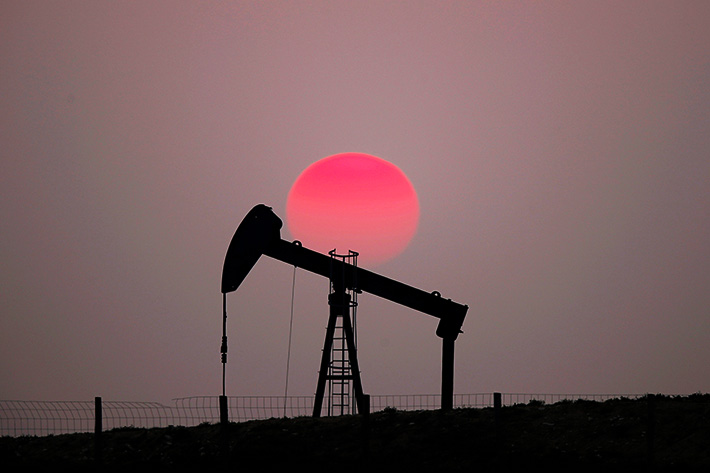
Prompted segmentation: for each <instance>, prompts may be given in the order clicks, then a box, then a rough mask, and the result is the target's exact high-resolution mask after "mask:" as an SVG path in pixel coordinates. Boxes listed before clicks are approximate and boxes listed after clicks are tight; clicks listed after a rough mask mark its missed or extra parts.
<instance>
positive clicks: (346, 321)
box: [313, 287, 370, 417]
mask: <svg viewBox="0 0 710 473" xmlns="http://www.w3.org/2000/svg"><path fill="white" fill-rule="evenodd" d="M328 305H329V307H330V311H329V312H330V315H329V317H328V326H327V328H326V332H325V342H324V344H323V354H322V356H321V362H320V371H319V373H318V384H317V386H316V398H315V401H314V404H313V417H320V415H321V409H322V407H323V396H324V395H325V385H326V381H329V380H331V379H333V378H335V377H339V378H340V379H341V380H342V379H345V378H347V379H350V380H352V382H353V388H354V391H355V402H356V405H357V410H358V412H359V413H360V414H368V413H369V411H370V403H369V396H367V395H365V394H364V393H363V390H362V380H361V379H360V365H359V364H358V361H357V349H356V347H355V333H354V330H353V324H352V319H351V318H350V294H348V293H347V292H346V291H345V290H344V289H342V287H341V288H336V290H334V291H333V292H332V293H331V294H329V295H328ZM338 317H342V324H343V325H342V328H343V332H344V334H345V343H346V345H347V351H348V359H349V366H350V373H349V374H346V373H343V374H331V373H330V366H331V362H332V359H331V356H332V348H333V337H334V334H335V328H336V325H337V322H338Z"/></svg>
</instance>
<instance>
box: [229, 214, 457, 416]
mask: <svg viewBox="0 0 710 473" xmlns="http://www.w3.org/2000/svg"><path fill="white" fill-rule="evenodd" d="M282 225H283V222H282V221H281V219H280V218H279V217H277V216H276V214H275V213H274V212H273V211H272V210H271V207H267V206H266V205H264V204H259V205H256V206H255V207H254V208H252V209H251V210H250V211H249V213H248V214H247V215H246V217H244V220H242V222H241V223H240V224H239V227H238V228H237V231H236V232H235V234H234V236H233V237H232V240H231V242H230V244H229V248H228V249H227V254H226V256H225V260H224V267H223V269H222V300H223V324H222V348H221V352H222V369H223V378H222V392H223V395H222V398H221V399H224V401H225V403H226V396H225V395H224V366H225V363H226V361H227V328H226V327H227V325H226V324H227V310H226V297H227V293H229V292H232V291H235V290H237V288H238V287H239V285H240V284H241V283H242V281H244V278H246V276H247V274H248V273H249V271H250V270H251V269H252V268H253V267H254V265H255V264H256V262H257V261H258V260H259V258H260V257H261V255H266V256H269V257H271V258H274V259H276V260H279V261H282V262H284V263H288V264H290V265H293V266H296V267H298V268H302V269H305V270H307V271H310V272H312V273H315V274H318V275H321V276H323V277H327V278H331V284H332V289H333V290H332V292H331V294H330V295H329V297H328V303H329V305H330V318H329V321H328V327H327V329H326V341H325V346H324V349H323V354H322V359H321V368H320V372H319V378H318V385H317V387H316V398H315V402H314V409H313V416H314V417H319V416H320V413H321V406H322V402H323V393H324V389H325V381H326V378H327V374H326V372H327V367H328V362H329V356H330V348H331V347H330V344H331V343H332V333H333V328H334V323H335V322H334V321H335V318H336V317H337V316H343V315H345V314H344V312H343V311H344V308H343V305H342V304H339V303H337V302H336V301H337V300H343V299H346V298H347V297H349V295H348V294H347V293H346V291H348V290H351V291H356V292H367V293H370V294H373V295H375V296H378V297H381V298H383V299H386V300H389V301H392V302H394V303H397V304H401V305H403V306H406V307H409V308H411V309H414V310H417V311H420V312H423V313H425V314H428V315H431V316H434V317H436V318H438V319H439V324H438V326H437V328H436V335H437V336H439V337H440V338H441V339H442V358H441V408H442V409H444V410H446V409H451V408H453V397H454V344H455V341H456V338H457V337H458V335H459V333H461V326H462V325H463V321H464V318H465V317H466V312H467V310H468V306H467V305H462V304H458V303H456V302H452V301H451V299H444V298H443V297H441V294H439V292H437V291H434V292H425V291H423V290H421V289H417V288H414V287H412V286H408V285H406V284H404V283H401V282H399V281H395V280H393V279H390V278H387V277H384V276H381V275H379V274H376V273H373V272H371V271H368V270H365V269H362V268H359V267H357V266H353V265H351V264H349V263H347V262H345V261H341V260H338V259H333V258H332V257H329V256H326V255H324V254H322V253H318V252H316V251H313V250H310V249H308V248H305V247H303V246H302V245H301V244H300V242H298V241H294V242H288V241H285V240H283V239H281V227H282ZM334 265H335V267H334ZM343 328H344V332H345V336H346V338H347V342H348V355H349V357H350V362H351V371H352V373H351V376H352V379H353V381H354V382H353V387H354V391H355V401H356V405H357V408H358V411H359V412H361V413H367V412H369V396H366V395H365V394H364V393H363V389H362V383H361V381H360V372H359V367H358V363H357V353H356V351H355V348H354V343H353V340H352V337H353V334H352V326H350V321H349V319H348V318H347V317H345V319H344V324H343ZM220 402H222V401H220Z"/></svg>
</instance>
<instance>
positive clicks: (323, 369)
mask: <svg viewBox="0 0 710 473" xmlns="http://www.w3.org/2000/svg"><path fill="white" fill-rule="evenodd" d="M333 298H334V296H333V294H330V295H329V296H328V304H329V305H330V315H329V316H328V326H327V328H326V330H325V342H324V343H323V353H322V354H321V360H320V371H319V372H318V384H317V385H316V398H315V401H314V402H313V417H320V414H321V408H322V407H323V396H324V395H325V382H326V378H327V377H328V365H329V364H330V350H331V348H332V347H333V334H334V333H335V323H336V320H337V318H338V314H339V309H340V308H339V307H338V306H337V305H336V303H335V300H334V299H333Z"/></svg>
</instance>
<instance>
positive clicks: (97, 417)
mask: <svg viewBox="0 0 710 473" xmlns="http://www.w3.org/2000/svg"><path fill="white" fill-rule="evenodd" d="M102 431H103V409H102V406H101V397H100V396H96V397H95V398H94V460H96V462H97V463H101V453H102V452H101V450H102V445H101V432H102Z"/></svg>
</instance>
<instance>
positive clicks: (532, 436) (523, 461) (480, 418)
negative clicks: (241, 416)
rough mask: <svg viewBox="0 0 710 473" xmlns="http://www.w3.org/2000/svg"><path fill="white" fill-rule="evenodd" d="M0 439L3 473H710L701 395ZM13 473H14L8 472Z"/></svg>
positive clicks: (706, 408) (708, 398)
mask: <svg viewBox="0 0 710 473" xmlns="http://www.w3.org/2000/svg"><path fill="white" fill-rule="evenodd" d="M100 447H101V448H100V452H101V456H100V458H95V454H96V452H97V450H96V444H95V438H94V435H93V434H66V435H56V436H47V437H17V438H12V437H2V438H0V465H3V467H4V468H3V470H4V471H21V470H22V471H26V470H27V468H29V467H35V466H39V467H45V468H46V467H50V468H52V470H53V471H56V470H57V469H60V470H61V469H62V467H63V468H64V469H66V470H67V471H92V470H94V471H153V472H154V471H182V470H186V469H195V470H199V471H205V469H209V471H220V470H222V469H224V470H230V471H259V472H270V471H293V469H294V468H307V469H308V470H309V471H329V472H330V471H337V472H351V471H367V472H379V471H387V472H393V471H394V472H399V471H406V470H414V471H426V472H437V471H446V472H455V471H476V472H489V471H516V470H520V469H521V468H522V469H524V470H525V471H530V470H532V469H534V468H540V469H542V470H545V471H574V472H575V473H577V472H580V471H595V472H609V471H624V472H630V471H710V395H708V394H705V395H701V394H695V395H691V396H683V397H668V396H647V397H645V398H642V399H638V400H628V399H615V400H610V401H606V402H594V401H575V402H570V401H563V402H559V403H555V404H551V405H544V404H542V403H538V402H535V401H533V402H531V403H530V404H527V405H517V406H508V407H503V408H502V409H500V410H499V411H496V410H494V409H493V408H485V409H454V410H452V411H449V412H442V411H417V412H405V411H395V410H391V409H388V410H385V411H384V412H377V413H374V414H372V415H370V416H369V418H368V419H364V418H363V417H361V416H343V417H330V418H328V417H326V418H320V419H314V418H310V417H300V418H296V419H270V420H264V421H251V422H243V423H233V424H229V425H228V426H226V428H222V427H221V426H219V425H208V424H204V425H200V426H197V427H167V428H155V429H134V428H121V429H114V430H111V431H107V432H104V433H103V434H102V435H101V444H100ZM6 467H10V468H11V470H8V469H6Z"/></svg>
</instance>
